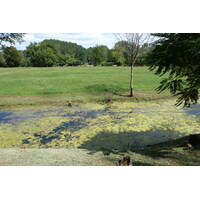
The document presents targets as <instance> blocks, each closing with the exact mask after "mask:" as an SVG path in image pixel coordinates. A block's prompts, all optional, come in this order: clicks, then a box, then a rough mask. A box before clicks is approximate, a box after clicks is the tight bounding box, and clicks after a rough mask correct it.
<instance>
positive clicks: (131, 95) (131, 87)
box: [130, 63, 134, 97]
mask: <svg viewBox="0 0 200 200" xmlns="http://www.w3.org/2000/svg"><path fill="white" fill-rule="evenodd" d="M133 66H134V63H133V64H132V65H131V77H130V78H131V79H130V97H133V94H134V91H133Z"/></svg>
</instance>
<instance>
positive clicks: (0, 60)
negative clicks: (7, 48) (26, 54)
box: [0, 52, 6, 67]
mask: <svg viewBox="0 0 200 200" xmlns="http://www.w3.org/2000/svg"><path fill="white" fill-rule="evenodd" d="M5 66H6V61H5V59H4V56H3V52H0V67H5Z"/></svg>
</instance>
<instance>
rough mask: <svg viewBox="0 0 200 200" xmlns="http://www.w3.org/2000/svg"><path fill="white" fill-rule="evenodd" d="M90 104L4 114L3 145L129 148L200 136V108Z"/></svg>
mask: <svg viewBox="0 0 200 200" xmlns="http://www.w3.org/2000/svg"><path fill="white" fill-rule="evenodd" d="M173 105H174V103H172V102H171V101H168V102H164V103H163V102H162V103H158V102H154V103H152V102H149V103H112V104H109V105H107V104H105V105H100V104H86V105H81V106H74V107H43V108H41V107H40V108H34V109H30V108H27V109H23V110H12V111H10V110H9V111H6V110H5V111H3V110H1V111H0V141H1V142H0V147H35V148H38V147H41V148H42V147H46V148H47V147H53V148H75V147H78V148H86V149H101V148H104V149H131V148H140V147H145V146H146V145H149V144H155V143H158V142H162V141H167V140H170V139H176V138H178V137H182V136H184V135H188V134H191V133H193V134H195V133H200V127H199V116H200V105H199V104H197V105H194V106H192V107H191V108H184V109H183V108H176V107H174V106H173Z"/></svg>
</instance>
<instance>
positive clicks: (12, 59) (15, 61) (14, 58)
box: [3, 46, 22, 67]
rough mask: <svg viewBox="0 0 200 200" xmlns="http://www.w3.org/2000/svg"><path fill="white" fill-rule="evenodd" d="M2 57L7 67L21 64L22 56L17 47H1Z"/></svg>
mask: <svg viewBox="0 0 200 200" xmlns="http://www.w3.org/2000/svg"><path fill="white" fill-rule="evenodd" d="M3 54H4V59H5V61H6V66H8V67H19V66H20V64H21V60H22V57H21V55H20V53H19V52H18V51H17V49H16V48H15V47H13V46H11V47H4V48H3Z"/></svg>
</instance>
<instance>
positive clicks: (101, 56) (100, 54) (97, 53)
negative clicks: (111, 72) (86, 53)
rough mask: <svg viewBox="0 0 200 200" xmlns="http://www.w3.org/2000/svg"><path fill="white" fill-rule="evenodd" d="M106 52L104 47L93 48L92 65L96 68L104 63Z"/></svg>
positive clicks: (106, 49) (106, 56)
mask: <svg viewBox="0 0 200 200" xmlns="http://www.w3.org/2000/svg"><path fill="white" fill-rule="evenodd" d="M108 51H109V49H108V47H107V46H104V45H100V46H98V45H97V46H96V47H93V48H92V51H91V56H92V62H93V64H94V65H95V66H98V65H101V63H102V62H106V61H107V59H108Z"/></svg>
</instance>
